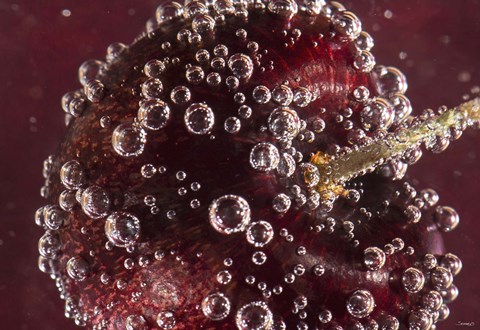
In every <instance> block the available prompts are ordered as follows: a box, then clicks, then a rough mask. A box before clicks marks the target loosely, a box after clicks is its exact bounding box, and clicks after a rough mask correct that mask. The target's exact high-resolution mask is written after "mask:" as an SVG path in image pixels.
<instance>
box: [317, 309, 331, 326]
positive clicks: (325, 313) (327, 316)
mask: <svg viewBox="0 0 480 330" xmlns="http://www.w3.org/2000/svg"><path fill="white" fill-rule="evenodd" d="M318 319H319V320H320V322H322V323H323V324H326V323H329V322H330V321H331V320H332V312H331V311H329V310H328V309H324V310H322V311H321V312H320V313H319V314H318Z"/></svg>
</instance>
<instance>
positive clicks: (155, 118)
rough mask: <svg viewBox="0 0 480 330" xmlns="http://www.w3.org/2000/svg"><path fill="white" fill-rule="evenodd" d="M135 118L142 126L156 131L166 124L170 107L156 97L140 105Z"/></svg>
mask: <svg viewBox="0 0 480 330" xmlns="http://www.w3.org/2000/svg"><path fill="white" fill-rule="evenodd" d="M137 118H138V121H139V123H140V125H142V127H144V128H146V129H149V130H153V131H157V130H159V129H161V128H163V127H165V126H166V125H167V122H168V120H169V119H170V107H169V106H168V104H166V103H165V102H163V101H161V100H158V99H153V100H148V101H146V102H143V103H142V105H141V106H140V109H139V110H138V114H137Z"/></svg>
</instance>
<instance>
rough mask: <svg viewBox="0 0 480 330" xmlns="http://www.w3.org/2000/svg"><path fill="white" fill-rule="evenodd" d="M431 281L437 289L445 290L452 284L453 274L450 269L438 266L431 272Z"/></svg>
mask: <svg viewBox="0 0 480 330" xmlns="http://www.w3.org/2000/svg"><path fill="white" fill-rule="evenodd" d="M430 281H431V282H432V285H433V287H434V288H435V289H436V290H445V289H448V288H449V287H450V285H452V282H453V276H452V273H450V271H449V270H448V269H446V268H444V267H441V266H437V267H435V268H434V269H433V270H432V272H431V274H430Z"/></svg>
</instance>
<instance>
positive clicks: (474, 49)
mask: <svg viewBox="0 0 480 330" xmlns="http://www.w3.org/2000/svg"><path fill="white" fill-rule="evenodd" d="M158 2H159V1H153V0H145V1H141V2H140V1H134V0H121V1H120V0H117V1H103V2H102V1H98V0H83V1H73V0H72V1H61V0H49V1H39V0H31V1H27V0H24V1H15V2H14V1H7V0H0V155H1V156H0V157H1V158H0V328H1V329H37V330H43V329H74V328H75V326H74V325H73V322H72V321H69V320H66V319H65V318H64V317H63V303H62V301H61V300H60V299H59V298H58V295H57V292H56V289H55V285H54V283H53V281H51V280H50V279H49V278H48V276H46V275H44V274H42V273H40V271H38V269H37V266H36V263H37V255H38V251H37V241H38V238H39V237H40V235H41V230H40V229H39V228H37V227H36V226H35V225H34V222H33V213H34V211H35V210H36V208H38V207H39V206H41V205H43V203H44V201H42V199H41V198H40V196H39V189H40V187H41V185H42V176H41V167H42V161H43V160H44V159H45V158H46V157H47V155H48V154H49V153H52V152H53V151H54V150H55V147H56V144H57V143H58V141H59V140H60V139H61V137H62V134H63V132H64V125H63V113H62V110H61V109H60V98H61V96H62V95H63V94H64V92H66V91H69V90H72V89H76V88H78V87H79V83H78V82H77V80H76V75H77V68H78V66H79V64H81V63H82V62H83V61H84V60H86V59H89V58H103V57H104V54H105V49H106V47H107V46H108V44H109V43H111V42H114V41H121V42H124V43H129V42H130V41H131V40H132V39H133V38H134V37H135V36H136V35H137V33H138V31H140V30H141V29H142V28H143V26H144V23H145V21H146V20H147V18H149V17H150V16H152V15H153V13H154V9H155V6H156V5H157V4H158ZM343 3H344V4H345V5H346V6H347V8H351V9H352V10H353V11H354V12H355V13H357V14H358V16H359V17H361V19H362V21H363V26H364V29H365V30H366V31H368V32H370V33H371V34H372V35H373V36H374V38H375V44H376V45H375V48H374V54H375V56H376V58H377V62H378V63H382V64H387V65H393V66H397V67H398V68H400V69H401V70H402V71H403V72H404V73H405V74H406V75H407V77H408V79H409V85H410V87H409V91H408V93H407V95H408V96H409V97H410V99H411V100H412V102H413V105H414V107H415V109H416V110H417V111H418V110H420V109H422V108H426V107H437V106H439V105H441V104H446V105H455V104H457V103H459V102H460V101H461V97H462V95H464V94H466V93H468V92H469V91H470V88H471V87H473V86H476V85H480V65H479V64H480V37H479V36H480V1H477V0H463V1H454V0H395V1H387V0H383V1H380V0H355V1H343ZM64 9H69V10H70V11H71V15H70V16H69V17H65V16H64V15H62V10H64ZM387 9H389V10H391V12H392V17H391V18H390V19H388V18H386V17H385V15H384V13H385V10H387ZM387 16H388V15H387ZM400 52H405V53H406V54H407V57H406V58H405V59H403V60H402V59H400V57H399V53H400ZM462 73H463V74H462ZM460 78H462V79H460ZM467 78H469V79H467ZM465 80H467V81H465ZM479 144H480V131H469V132H467V133H466V134H464V137H463V138H462V139H461V140H460V141H459V142H457V143H455V144H454V145H453V146H452V147H450V148H449V149H448V150H447V151H446V152H444V153H443V154H440V155H426V157H424V158H423V159H422V161H421V162H420V163H419V164H418V165H416V166H415V167H414V168H413V169H412V170H411V172H410V173H411V176H412V177H414V178H416V179H418V181H419V187H422V188H423V187H432V188H434V189H436V190H437V191H438V192H439V193H440V196H441V200H440V201H441V203H443V204H445V205H450V206H453V207H455V208H456V209H457V211H458V212H459V213H460V215H461V226H460V227H459V228H458V229H457V230H455V231H454V232H453V233H452V234H448V235H446V240H447V246H448V250H449V251H451V252H453V253H456V254H458V255H459V256H460V257H461V258H462V260H463V263H464V268H463V271H462V273H461V274H460V275H459V276H458V277H457V278H456V280H455V283H456V284H457V285H458V286H459V288H460V297H459V298H458V299H457V301H456V302H455V303H453V304H452V305H450V306H451V309H452V314H451V316H450V318H449V320H448V321H447V322H445V323H443V324H441V325H440V326H439V328H440V329H455V328H458V326H457V322H475V326H474V327H473V328H480V316H479V313H478V312H479V311H480V281H479V280H478V279H479V278H480V267H479V260H478V259H479V256H480V252H478V248H479V246H480V244H479V243H478V242H479V239H480V231H479V230H478V228H479V227H480V225H479V224H478V223H477V221H478V216H477V215H476V214H478V213H480V203H479V202H478V197H479V196H480V194H479V193H480V188H479V185H480V168H479V165H480V159H479V158H480V147H479Z"/></svg>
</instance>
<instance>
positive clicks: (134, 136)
mask: <svg viewBox="0 0 480 330" xmlns="http://www.w3.org/2000/svg"><path fill="white" fill-rule="evenodd" d="M146 135H147V134H146V133H145V131H144V130H143V129H142V128H140V127H137V126H136V125H133V124H120V125H118V126H117V127H116V128H115V130H114V131H113V134H112V146H113V149H114V150H115V152H116V153H117V154H119V155H120V156H123V157H136V156H139V155H141V154H142V153H143V149H144V148H145V144H146V142H147V137H146Z"/></svg>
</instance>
